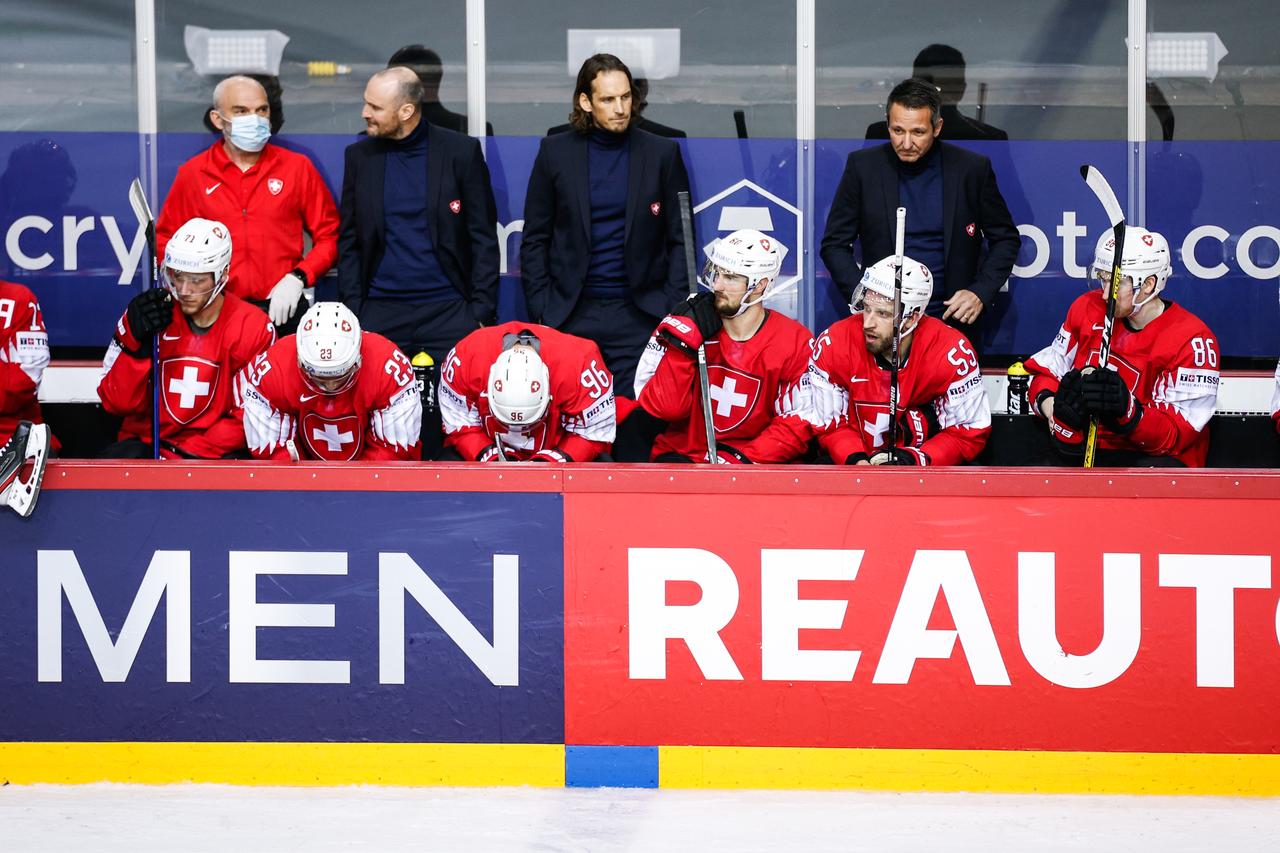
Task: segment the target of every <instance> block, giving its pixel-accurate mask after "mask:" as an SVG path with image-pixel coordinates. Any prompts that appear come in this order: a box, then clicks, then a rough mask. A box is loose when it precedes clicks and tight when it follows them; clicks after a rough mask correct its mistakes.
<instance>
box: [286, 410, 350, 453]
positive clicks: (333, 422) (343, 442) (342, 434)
mask: <svg viewBox="0 0 1280 853" xmlns="http://www.w3.org/2000/svg"><path fill="white" fill-rule="evenodd" d="M301 432H302V440H303V441H305V442H306V443H307V447H309V448H311V452H312V454H313V455H314V456H316V458H318V459H328V460H330V461H333V462H347V461H350V460H352V459H355V458H356V454H357V453H359V452H360V446H361V445H362V444H363V443H364V431H363V430H361V429H360V419H359V418H357V417H356V416H355V415H345V416H343V417H339V418H322V417H320V416H319V415H317V414H316V413H314V412H308V413H307V414H305V415H303V416H302V429H301Z"/></svg>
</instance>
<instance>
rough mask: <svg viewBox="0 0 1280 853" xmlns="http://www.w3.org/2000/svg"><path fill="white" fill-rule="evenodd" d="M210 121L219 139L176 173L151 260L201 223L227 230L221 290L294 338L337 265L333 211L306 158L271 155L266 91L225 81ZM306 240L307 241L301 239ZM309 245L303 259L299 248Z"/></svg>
mask: <svg viewBox="0 0 1280 853" xmlns="http://www.w3.org/2000/svg"><path fill="white" fill-rule="evenodd" d="M213 101H214V103H213V108H212V109H211V110H210V111H209V119H210V121H211V123H212V124H213V126H214V127H215V128H217V129H218V130H220V131H222V135H221V136H220V137H219V139H218V140H217V141H216V142H214V143H213V145H211V146H210V147H209V148H208V149H207V150H205V151H202V152H201V153H199V154H197V155H196V156H194V157H192V158H191V159H190V160H188V161H187V162H186V163H184V164H182V167H181V168H180V169H178V175H177V177H176V178H174V181H173V186H172V187H170V189H169V194H168V196H167V197H166V198H165V201H164V207H162V208H161V209H160V218H159V219H157V220H156V242H157V251H158V252H159V253H160V254H163V253H164V251H165V247H166V246H167V245H168V243H169V240H170V238H171V237H172V236H173V232H174V231H175V230H176V229H177V228H178V226H180V225H182V223H184V222H186V221H187V220H188V219H192V218H194V217H200V218H202V219H213V220H217V221H220V222H223V223H225V224H226V226H227V227H228V228H229V229H230V231H231V239H232V241H233V242H234V243H235V263H234V264H233V265H232V267H231V274H230V279H229V280H228V282H227V290H228V291H229V292H230V293H234V294H235V295H236V296H239V297H240V298H241V299H244V300H246V301H249V302H252V303H253V304H254V305H257V306H258V307H259V308H262V309H263V310H264V311H267V312H268V314H269V315H270V316H271V322H272V323H274V324H275V325H276V327H277V328H278V329H279V330H280V334H282V335H287V334H291V333H292V332H293V330H294V328H295V327H296V325H297V323H296V321H295V320H294V319H293V318H295V317H296V316H297V314H298V313H299V312H300V311H302V310H305V308H306V301H305V300H304V299H303V296H302V292H303V288H304V287H306V286H309V285H313V284H315V282H316V279H318V278H320V277H321V276H322V275H324V274H325V273H326V272H328V271H329V268H330V267H332V266H333V262H334V260H335V259H336V258H337V257H338V208H337V206H336V205H335V204H334V202H333V195H332V194H331V193H330V192H329V188H328V187H327V186H325V183H324V180H323V179H322V178H321V177H320V172H319V171H318V170H317V169H316V167H315V166H314V165H313V164H312V163H311V161H310V160H308V159H307V157H306V156H305V155H303V154H298V153H296V152H293V151H290V150H288V149H286V148H281V147H280V146H278V145H273V144H271V143H270V142H268V141H267V140H268V139H269V138H270V137H271V106H270V104H269V102H268V99H267V92H266V89H264V88H263V87H262V84H260V83H259V82H258V81H256V80H254V79H253V78H251V77H243V76H238V75H237V76H234V77H227V78H226V79H224V80H222V81H221V82H220V83H218V85H217V87H216V88H215V89H214V90H213ZM304 232H305V233H304ZM305 234H310V235H311V240H312V246H311V250H310V251H308V252H307V253H306V254H305V256H304V254H303V238H304V236H305Z"/></svg>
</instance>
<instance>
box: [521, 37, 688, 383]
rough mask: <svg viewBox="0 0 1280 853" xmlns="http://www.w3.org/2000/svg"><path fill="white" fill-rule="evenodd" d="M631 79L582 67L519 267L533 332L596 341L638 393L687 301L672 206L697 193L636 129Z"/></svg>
mask: <svg viewBox="0 0 1280 853" xmlns="http://www.w3.org/2000/svg"><path fill="white" fill-rule="evenodd" d="M633 96H634V95H633V83H632V80H631V71H630V70H629V69H628V68H627V66H626V65H625V64H624V63H623V62H622V60H620V59H618V58H617V57H616V56H613V55H611V54H607V53H598V54H596V55H595V56H592V57H590V58H589V59H588V60H587V61H586V62H584V63H583V65H582V69H581V70H580V71H579V72H578V81H577V86H576V87H575V89H574V93H573V112H572V114H571V115H570V117H569V121H570V124H571V125H572V126H573V132H572V133H561V134H557V135H555V136H549V137H546V138H545V139H543V140H542V144H541V146H540V147H539V149H538V156H537V159H535V160H534V163H533V173H532V174H531V175H530V176H529V190H528V192H527V194H526V195H525V204H524V236H523V241H522V243H521V247H520V267H521V272H522V275H523V278H524V295H525V302H526V304H527V305H528V309H529V316H530V317H531V318H532V319H533V320H534V321H536V322H539V323H542V324H544V325H547V326H552V327H554V328H556V329H559V330H560V331H562V332H567V333H569V334H573V335H577V336H579V337H583V338H587V339H589V340H592V341H595V343H596V344H597V345H598V346H599V347H600V350H601V352H602V353H603V355H604V359H605V361H606V363H607V364H608V367H609V370H610V371H611V372H612V373H613V375H614V379H615V384H616V387H617V388H618V389H619V392H620V393H623V394H629V393H631V388H632V384H633V382H634V379H635V373H636V365H637V364H638V363H639V361H640V355H641V353H642V352H643V350H644V347H645V344H646V343H647V342H648V340H649V335H650V334H651V333H652V332H653V327H654V326H655V325H656V324H657V322H658V320H660V319H661V318H662V317H663V316H665V315H666V313H667V311H668V310H669V309H670V307H671V305H673V304H674V303H675V302H677V301H679V300H681V299H683V298H684V297H685V296H686V295H687V294H688V292H689V280H688V276H687V274H686V272H685V259H684V239H683V237H682V236H681V228H680V210H679V205H678V203H677V201H676V194H677V193H679V192H682V191H685V192H687V191H688V189H689V176H688V173H687V172H686V171H685V167H684V159H683V158H682V157H681V156H680V148H679V146H678V145H677V143H676V142H675V141H674V140H671V139H664V138H662V137H659V136H655V135H653V134H651V133H647V132H645V131H643V130H639V129H637V128H634V127H632V121H633V118H634V117H635V113H634V111H633V109H632V101H633Z"/></svg>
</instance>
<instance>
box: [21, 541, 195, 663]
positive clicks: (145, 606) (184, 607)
mask: <svg viewBox="0 0 1280 853" xmlns="http://www.w3.org/2000/svg"><path fill="white" fill-rule="evenodd" d="M112 582H113V583H114V582H117V579H116V578H114V577H113V579H112ZM64 594H65V595H66V598H67V603H68V604H69V605H71V613H72V615H73V616H75V619H76V623H77V624H78V625H79V626H80V633H81V634H83V635H84V640H85V643H86V645H88V647H89V653H90V654H91V655H92V656H93V662H94V664H96V665H97V667H98V672H99V673H100V674H101V675H102V680H103V681H106V682H118V681H124V680H125V679H126V678H128V677H129V670H130V669H132V668H133V661H134V658H136V657H137V656H138V649H139V648H140V647H141V646H142V638H143V637H145V636H146V633H147V628H148V627H150V625H151V621H152V619H153V618H154V617H155V614H156V608H157V607H159V606H160V599H161V598H162V597H163V598H164V599H165V608H164V609H165V655H166V664H165V678H166V680H168V681H174V682H187V681H190V680H191V552H190V551H156V552H155V554H153V555H152V557H151V563H150V565H148V566H147V573H146V574H145V575H144V576H143V578H142V583H141V584H140V585H139V586H138V593H137V595H135V596H134V598H133V604H132V605H130V607H129V614H128V615H127V616H125V619H124V625H123V627H121V629H120V631H119V633H117V634H116V639H115V641H114V642H113V641H112V639H111V633H110V632H109V631H108V630H107V626H106V622H105V621H104V620H103V618H102V613H101V612H100V611H99V610H98V605H97V603H96V602H95V601H94V599H93V592H92V591H90V589H89V583H88V581H86V580H85V577H84V572H82V571H81V570H80V563H79V561H77V560H76V554H75V552H74V551H37V552H36V635H37V639H36V643H37V645H36V673H37V674H36V677H37V679H38V680H40V681H62V649H63V644H62V597H63V595H64Z"/></svg>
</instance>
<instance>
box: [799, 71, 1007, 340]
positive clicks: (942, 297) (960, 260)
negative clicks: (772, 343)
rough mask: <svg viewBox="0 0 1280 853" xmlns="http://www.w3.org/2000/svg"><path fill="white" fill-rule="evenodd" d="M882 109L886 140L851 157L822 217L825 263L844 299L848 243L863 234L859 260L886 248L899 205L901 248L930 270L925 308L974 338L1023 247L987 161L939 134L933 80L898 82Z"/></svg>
mask: <svg viewBox="0 0 1280 853" xmlns="http://www.w3.org/2000/svg"><path fill="white" fill-rule="evenodd" d="M886 112H887V119H888V128H889V141H888V142H887V143H885V144H884V145H876V146H874V147H872V148H864V149H862V150H860V151H855V152H853V153H852V154H850V155H849V160H848V162H847V163H846V165H845V170H844V175H843V176H842V177H841V178H840V186H839V187H838V188H837V189H836V197H835V200H834V201H833V202H832V205H831V213H830V214H829V215H828V216H827V230H826V233H825V234H824V235H823V237H822V261H823V263H825V264H826V265H827V270H828V271H830V273H831V278H832V280H833V281H834V282H835V283H836V285H837V286H838V287H839V288H840V292H841V293H842V294H844V296H845V298H846V299H847V298H849V297H850V295H851V294H852V293H853V288H854V286H855V285H857V284H858V282H859V281H861V279H862V271H863V266H862V265H861V264H859V263H858V261H857V259H856V258H855V257H854V253H853V244H854V242H855V241H860V242H861V244H862V257H863V258H864V259H867V258H872V259H879V258H884V257H888V256H889V255H892V254H893V251H894V242H893V241H894V234H893V229H894V212H895V211H896V210H897V208H898V207H899V206H902V207H905V208H906V209H907V228H906V254H907V255H909V256H911V257H912V258H915V259H916V260H917V261H920V262H921V263H923V264H925V265H926V266H928V268H929V272H930V274H931V275H932V276H933V284H934V287H933V294H934V295H933V298H932V300H931V301H930V303H929V307H928V309H927V313H928V314H929V316H932V317H940V318H941V319H943V320H945V321H947V322H948V323H949V324H950V325H952V326H954V327H955V328H957V329H959V330H960V331H961V332H962V333H963V334H964V335H965V337H967V338H968V339H969V340H970V341H971V342H972V343H973V344H974V346H975V347H978V346H981V339H982V334H981V331H982V330H981V327H980V326H979V325H978V321H979V320H980V319H981V317H982V314H983V312H984V310H985V309H986V308H989V307H990V306H991V303H992V302H993V301H994V300H995V296H996V293H998V292H999V291H1000V288H1001V287H1003V286H1004V283H1005V281H1006V280H1008V278H1009V273H1010V272H1012V270H1013V264H1014V261H1016V260H1017V258H1018V248H1019V247H1020V246H1021V245H1022V238H1021V237H1020V236H1019V235H1018V229H1017V227H1016V226H1015V225H1014V224H1013V217H1012V216H1011V215H1010V214H1009V207H1008V205H1006V204H1005V201H1004V197H1003V196H1001V195H1000V188H999V187H998V186H997V185H996V176H995V172H994V171H993V170H992V168H991V161H990V160H988V159H987V158H986V157H984V156H982V155H981V154H976V153H974V152H972V151H968V150H966V149H964V148H958V147H956V146H954V145H950V144H948V143H945V142H941V141H939V140H938V134H939V133H941V132H942V98H941V95H940V94H939V92H938V88H937V87H936V86H934V85H933V84H932V83H929V82H927V81H924V80H918V79H915V78H911V79H908V80H904V81H903V82H901V83H899V84H898V85H897V86H895V87H894V88H893V91H892V92H890V93H889V103H888V106H887V110H886ZM984 243H985V250H986V254H985V257H984V256H983V249H984Z"/></svg>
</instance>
